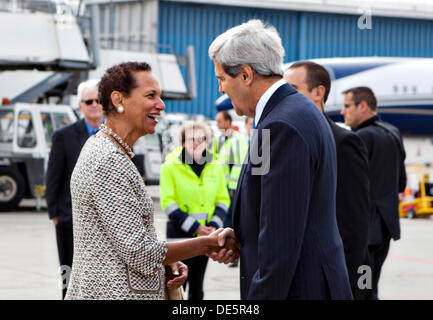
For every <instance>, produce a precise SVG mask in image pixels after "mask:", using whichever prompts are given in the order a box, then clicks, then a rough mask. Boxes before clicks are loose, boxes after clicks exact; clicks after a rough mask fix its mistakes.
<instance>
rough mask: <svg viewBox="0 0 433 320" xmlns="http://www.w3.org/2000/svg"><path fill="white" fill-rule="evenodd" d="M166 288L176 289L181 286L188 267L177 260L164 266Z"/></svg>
mask: <svg viewBox="0 0 433 320" xmlns="http://www.w3.org/2000/svg"><path fill="white" fill-rule="evenodd" d="M165 274H166V281H167V284H166V285H167V288H169V289H177V288H179V287H180V286H182V285H183V284H184V283H185V281H186V279H187V278H188V267H187V266H186V265H185V264H184V263H182V262H180V261H178V262H175V263H172V264H169V265H166V266H165Z"/></svg>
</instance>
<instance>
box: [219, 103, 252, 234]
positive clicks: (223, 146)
mask: <svg viewBox="0 0 433 320" xmlns="http://www.w3.org/2000/svg"><path fill="white" fill-rule="evenodd" d="M215 120H216V123H217V126H218V129H220V130H222V134H221V136H220V137H219V138H218V139H216V141H215V144H214V146H213V153H214V159H216V160H218V161H219V162H220V163H221V164H223V165H224V173H225V177H226V183H227V187H228V189H229V192H230V197H232V198H233V196H234V192H235V190H236V188H237V186H238V179H239V176H240V174H241V170H242V163H243V162H244V160H245V156H246V154H247V152H248V142H247V140H246V139H245V137H244V136H242V135H241V134H240V133H238V132H236V131H235V130H233V128H232V117H231V116H230V114H229V113H228V112H227V111H225V110H224V111H220V112H218V113H217V115H216V117H215ZM227 218H230V220H231V216H229V217H227ZM226 226H231V221H227V224H226Z"/></svg>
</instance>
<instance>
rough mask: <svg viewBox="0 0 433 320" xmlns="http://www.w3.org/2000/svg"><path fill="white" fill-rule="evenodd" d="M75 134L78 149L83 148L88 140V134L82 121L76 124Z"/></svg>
mask: <svg viewBox="0 0 433 320" xmlns="http://www.w3.org/2000/svg"><path fill="white" fill-rule="evenodd" d="M75 129H76V130H75V133H76V134H77V140H78V143H79V145H80V149H81V148H82V147H83V146H84V144H85V143H86V141H87V139H88V138H89V134H88V132H87V128H86V124H85V123H84V119H81V120H80V121H79V122H78V123H77V127H76V128H75Z"/></svg>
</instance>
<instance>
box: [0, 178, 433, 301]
mask: <svg viewBox="0 0 433 320" xmlns="http://www.w3.org/2000/svg"><path fill="white" fill-rule="evenodd" d="M148 190H149V192H150V194H151V196H152V198H153V199H154V208H155V226H156V230H157V233H158V237H159V238H160V239H161V240H163V239H165V225H166V221H167V217H166V215H165V213H164V212H162V210H161V207H160V205H159V188H158V187H157V186H149V187H148ZM58 264H59V262H58V255H57V247H56V239H55V230H54V227H53V224H52V222H51V220H49V219H48V214H47V211H46V205H45V203H44V202H43V203H42V208H41V211H39V212H38V211H36V209H35V201H34V200H24V201H22V203H21V204H20V207H19V208H18V209H17V210H15V211H13V212H2V213H0V300H60V299H61V290H60V287H59V282H60V277H59V265H58ZM204 291H205V296H204V298H205V300H239V298H240V294H239V267H237V268H230V267H228V266H227V265H224V264H218V263H216V262H214V261H211V260H210V261H209V264H208V268H207V271H206V276H205V281H204ZM379 296H380V298H381V299H382V300H433V218H431V217H425V218H416V219H412V220H408V219H401V240H399V241H392V243H391V248H390V252H389V254H388V257H387V259H386V261H385V264H384V267H383V269H382V275H381V280H380V283H379Z"/></svg>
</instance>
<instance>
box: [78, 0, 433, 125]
mask: <svg viewBox="0 0 433 320" xmlns="http://www.w3.org/2000/svg"><path fill="white" fill-rule="evenodd" d="M86 2H87V3H98V4H99V7H100V21H101V35H102V36H103V37H104V39H106V41H105V43H104V41H102V42H101V44H102V45H106V46H113V48H118V49H120V48H122V46H123V47H124V49H127V48H126V47H125V46H127V43H129V47H128V48H130V47H131V43H133V42H134V41H138V40H140V41H143V42H155V43H158V45H159V50H162V51H164V50H165V51H170V50H172V51H173V52H176V53H177V54H185V50H186V47H187V46H188V45H192V46H194V48H195V66H196V76H197V97H196V98H195V99H193V100H192V101H168V102H167V111H168V112H183V113H193V114H204V115H205V116H206V117H211V118H212V117H214V115H215V100H216V99H217V98H218V97H219V96H220V94H219V92H218V85H217V81H216V79H215V77H214V71H213V64H212V62H211V61H210V60H209V57H208V54H207V50H208V47H209V45H210V43H211V42H212V40H213V39H214V38H215V37H216V36H217V35H218V34H220V33H222V32H224V31H225V30H226V29H228V28H230V27H233V26H235V25H238V24H240V23H243V22H245V21H248V20H249V19H253V18H258V19H261V20H263V21H266V22H267V23H269V24H271V25H273V26H275V28H276V29H277V30H278V32H279V33H280V36H281V38H282V40H283V45H284V48H285V50H286V56H285V62H290V61H295V60H303V59H313V58H327V57H361V56H362V57H364V56H385V57H433V4H429V3H428V2H427V1H423V0H416V1H415V0H412V1H409V0H402V1H393V4H390V1H384V0H382V1H380V0H379V1H350V2H349V1H341V0H304V1H299V0H269V1H260V0H219V1H204V0H183V1H181V0H165V1H157V0H136V1H131V0H112V1H108V0H89V1H86ZM396 2H397V3H398V4H397V5H396V4H395V3H396ZM128 41H129V42H128ZM136 49H139V48H138V47H137V48H136Z"/></svg>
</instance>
